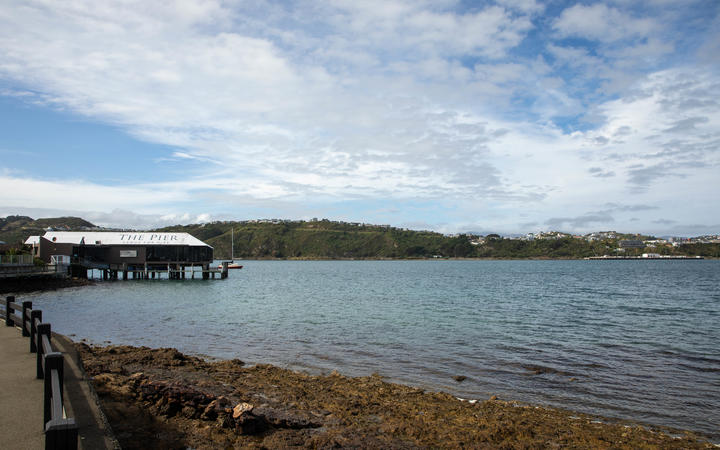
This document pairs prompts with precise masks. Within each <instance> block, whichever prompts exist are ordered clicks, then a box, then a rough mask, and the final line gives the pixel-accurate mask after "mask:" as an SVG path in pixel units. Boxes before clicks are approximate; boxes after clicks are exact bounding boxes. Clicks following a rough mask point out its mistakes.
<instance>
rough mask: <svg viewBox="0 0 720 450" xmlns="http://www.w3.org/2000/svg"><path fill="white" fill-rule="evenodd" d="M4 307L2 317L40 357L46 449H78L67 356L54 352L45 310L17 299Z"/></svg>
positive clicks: (38, 362) (8, 301)
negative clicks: (68, 406) (69, 408)
mask: <svg viewBox="0 0 720 450" xmlns="http://www.w3.org/2000/svg"><path fill="white" fill-rule="evenodd" d="M3 306H5V310H4V311H3V310H2V309H0V317H2V318H4V319H5V325H6V326H9V327H11V326H17V327H20V329H21V331H22V335H23V336H24V337H29V338H30V352H32V353H36V354H37V373H36V376H37V378H38V379H42V380H44V393H43V428H44V430H45V449H53V450H56V449H57V450H62V449H73V450H74V449H77V445H78V427H77V424H76V423H75V419H73V418H70V417H66V414H65V404H64V402H63V381H64V372H65V370H64V369H65V363H64V357H63V355H62V353H60V352H57V351H55V350H54V349H53V346H52V342H51V338H52V334H51V331H50V324H49V323H44V322H43V321H42V311H40V310H37V309H32V302H22V303H21V304H18V303H16V302H15V297H14V296H9V297H6V298H5V304H4V305H3ZM18 312H20V313H21V315H17V313H18Z"/></svg>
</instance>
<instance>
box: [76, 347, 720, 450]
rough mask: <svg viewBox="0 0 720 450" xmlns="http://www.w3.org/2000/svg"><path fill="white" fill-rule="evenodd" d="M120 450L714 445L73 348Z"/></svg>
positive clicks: (417, 394) (373, 383)
mask: <svg viewBox="0 0 720 450" xmlns="http://www.w3.org/2000/svg"><path fill="white" fill-rule="evenodd" d="M77 347H78V351H79V353H80V356H81V358H82V361H83V364H84V367H85V371H86V372H87V374H88V376H90V377H91V378H92V382H93V385H94V386H95V389H96V391H97V393H98V395H99V397H100V399H101V401H102V405H103V408H104V410H105V413H106V415H107V416H108V419H109V421H110V424H111V426H112V427H113V430H114V432H115V435H116V437H117V439H118V440H119V441H120V444H121V445H122V447H123V448H124V449H140V448H143V449H147V448H160V449H170V448H196V449H204V448H208V449H209V448H271V449H272V448H289V447H302V448H391V449H405V448H468V447H469V448H478V447H480V448H550V447H553V448H554V447H574V448H627V449H636V448H713V445H712V444H710V443H709V442H708V441H707V440H705V439H704V438H703V437H702V436H698V435H696V434H693V433H691V432H685V431H677V430H668V429H659V428H650V427H648V426H642V425H638V424H634V423H629V422H622V421H617V420H611V419H603V418H598V417H593V416H588V415H584V414H578V413H573V412H570V411H563V410H559V409H551V408H543V407H538V406H530V405H522V404H518V403H515V402H511V401H503V400H500V399H497V398H494V397H493V398H490V399H489V400H486V401H478V402H468V401H461V400H458V399H457V398H455V397H453V396H451V395H448V394H444V393H433V392H425V391H423V390H420V389H416V388H413V387H409V386H404V385H398V384H392V383H387V382H385V381H383V379H382V377H380V376H377V375H373V376H368V377H359V378H351V377H345V376H343V375H340V374H338V373H336V372H333V373H332V374H330V375H327V376H312V375H307V374H303V373H298V372H293V371H289V370H286V369H282V368H278V367H274V366H270V365H255V366H251V367H247V366H245V364H244V363H243V362H242V361H239V360H229V361H216V362H211V361H206V360H203V359H200V358H197V357H192V356H187V355H183V354H182V353H180V352H178V351H177V350H175V349H167V348H165V349H150V348H146V347H140V348H137V347H128V346H109V347H91V346H88V345H86V344H83V343H80V344H77Z"/></svg>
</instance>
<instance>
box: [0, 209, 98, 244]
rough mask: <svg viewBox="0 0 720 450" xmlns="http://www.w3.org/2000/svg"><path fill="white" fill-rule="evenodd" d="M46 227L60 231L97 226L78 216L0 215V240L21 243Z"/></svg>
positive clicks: (42, 232) (88, 228) (39, 233)
mask: <svg viewBox="0 0 720 450" xmlns="http://www.w3.org/2000/svg"><path fill="white" fill-rule="evenodd" d="M48 228H52V229H54V230H62V231H83V230H90V229H96V228H97V227H96V226H95V225H93V224H92V223H90V222H88V221H87V220H84V219H81V218H79V217H54V218H45V219H37V220H35V219H33V218H31V217H27V216H7V217H4V218H2V217H0V241H5V242H7V243H8V244H10V245H13V246H16V245H18V244H22V243H23V242H25V240H26V239H27V238H28V237H29V236H33V235H43V234H45V231H46V230H47V229H48Z"/></svg>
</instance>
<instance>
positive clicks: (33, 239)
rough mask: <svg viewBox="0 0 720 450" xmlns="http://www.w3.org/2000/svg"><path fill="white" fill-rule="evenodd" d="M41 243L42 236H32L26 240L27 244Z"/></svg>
mask: <svg viewBox="0 0 720 450" xmlns="http://www.w3.org/2000/svg"><path fill="white" fill-rule="evenodd" d="M39 243H40V236H30V237H29V238H27V239H26V240H25V245H37V244H39Z"/></svg>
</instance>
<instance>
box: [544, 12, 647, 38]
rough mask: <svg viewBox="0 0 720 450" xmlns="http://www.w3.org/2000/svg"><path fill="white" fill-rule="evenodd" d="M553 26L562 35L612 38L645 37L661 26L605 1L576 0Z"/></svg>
mask: <svg viewBox="0 0 720 450" xmlns="http://www.w3.org/2000/svg"><path fill="white" fill-rule="evenodd" d="M553 27H554V28H555V29H556V30H557V31H558V33H559V34H560V35H561V36H578V37H583V38H587V39H592V40H597V41H603V42H612V41H617V40H620V39H625V38H629V37H643V36H647V35H649V34H651V33H652V32H653V31H655V30H656V29H657V28H658V24H657V23H656V22H655V21H654V20H652V19H649V18H633V17H630V16H629V15H628V14H627V13H624V12H622V11H620V10H618V9H616V8H611V7H608V6H607V5H605V4H602V3H596V4H593V5H582V4H577V5H574V6H571V7H570V8H567V9H565V10H564V11H563V12H562V14H561V15H560V17H559V18H558V19H557V20H556V21H555V23H554V25H553Z"/></svg>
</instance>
